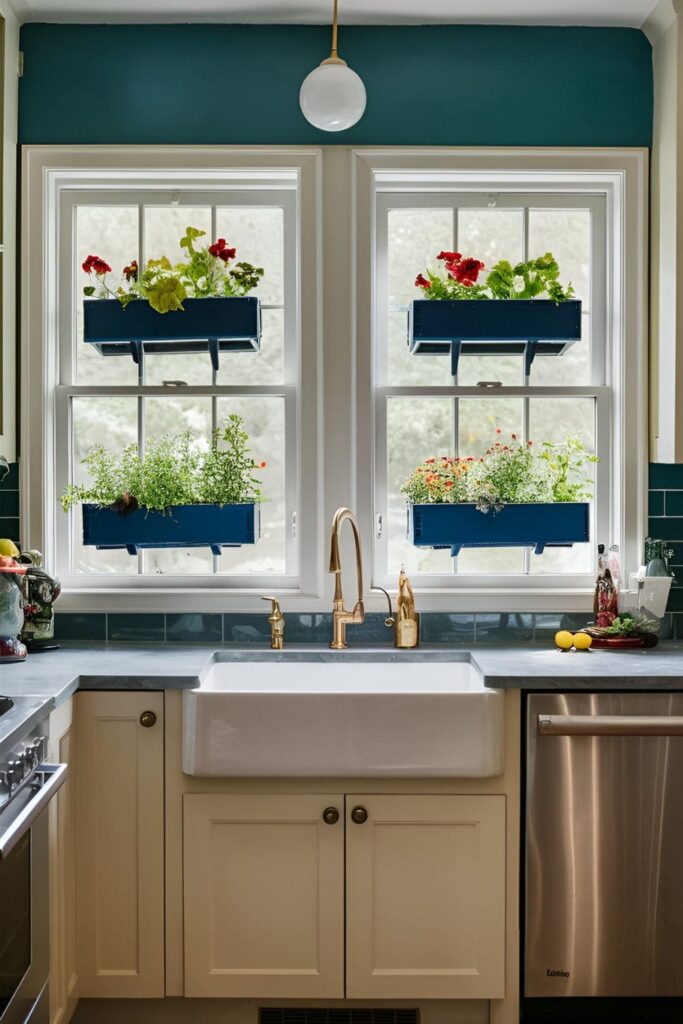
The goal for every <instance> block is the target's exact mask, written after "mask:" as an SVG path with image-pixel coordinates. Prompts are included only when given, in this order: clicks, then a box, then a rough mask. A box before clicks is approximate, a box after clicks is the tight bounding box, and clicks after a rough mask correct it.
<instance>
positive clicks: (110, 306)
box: [83, 295, 261, 372]
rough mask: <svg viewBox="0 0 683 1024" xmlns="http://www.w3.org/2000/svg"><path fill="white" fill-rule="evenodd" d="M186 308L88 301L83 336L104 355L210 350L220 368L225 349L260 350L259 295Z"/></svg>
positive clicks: (136, 357)
mask: <svg viewBox="0 0 683 1024" xmlns="http://www.w3.org/2000/svg"><path fill="white" fill-rule="evenodd" d="M183 306H184V309H183V310H172V311H171V312H169V313H157V312H156V310H154V309H152V307H151V306H150V305H149V304H148V303H147V302H145V301H144V300H142V299H135V300H134V301H133V302H131V303H129V305H128V306H127V307H126V308H125V309H124V308H123V306H122V305H121V303H120V302H119V301H118V299H85V300H84V302H83V317H84V319H83V340H84V341H85V342H86V343H87V344H89V345H93V346H94V347H95V348H96V349H97V351H98V352H99V353H100V354H101V355H103V356H121V355H126V354H130V355H131V356H132V357H133V362H135V363H136V364H137V365H138V366H139V367H140V369H142V366H143V361H144V358H145V354H147V355H149V354H150V353H192V352H208V353H209V355H210V357H211V365H212V367H213V369H214V370H215V371H216V372H218V368H219V361H220V353H221V352H258V351H259V349H260V347H261V303H260V301H259V300H258V299H257V298H255V297H254V296H250V295H245V296H240V297H233V298H227V297H226V298H213V299H184V300H183Z"/></svg>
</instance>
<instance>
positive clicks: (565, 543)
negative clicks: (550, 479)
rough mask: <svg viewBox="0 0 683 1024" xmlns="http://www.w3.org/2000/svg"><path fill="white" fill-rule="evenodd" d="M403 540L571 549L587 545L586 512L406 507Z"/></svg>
mask: <svg viewBox="0 0 683 1024" xmlns="http://www.w3.org/2000/svg"><path fill="white" fill-rule="evenodd" d="M407 532H408V539H409V540H410V541H411V543H413V544H414V545H415V547H419V548H436V549H440V548H450V552H451V555H452V557H453V558H457V556H458V555H459V554H460V551H461V550H462V548H489V547H491V548H533V549H534V552H535V553H536V554H537V555H541V554H543V551H544V550H545V548H546V547H571V546H572V545H573V544H584V543H586V542H587V541H589V540H590V506H589V504H588V502H586V501H580V502H538V503H533V504H519V505H504V506H503V508H502V509H500V510H499V511H498V512H494V511H492V510H491V511H489V512H480V511H479V509H478V508H477V507H476V505H473V504H469V503H465V502H463V503H453V504H449V503H442V504H420V505H408V531H407Z"/></svg>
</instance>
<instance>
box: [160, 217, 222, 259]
mask: <svg viewBox="0 0 683 1024" xmlns="http://www.w3.org/2000/svg"><path fill="white" fill-rule="evenodd" d="M188 227H193V228H198V229H199V230H200V231H206V238H200V239H198V240H197V243H196V245H197V248H199V247H200V246H201V244H202V243H208V244H209V245H210V244H211V242H213V241H214V239H212V238H209V235H210V233H211V210H210V208H209V207H208V206H146V207H145V232H144V250H145V251H144V259H145V262H147V260H150V259H152V260H158V259H160V258H161V257H162V256H166V258H167V259H169V260H170V261H171V263H177V262H178V261H179V260H185V259H186V258H187V252H186V250H185V249H181V247H180V239H181V238H182V237H183V236H184V234H185V231H186V229H187V228H188Z"/></svg>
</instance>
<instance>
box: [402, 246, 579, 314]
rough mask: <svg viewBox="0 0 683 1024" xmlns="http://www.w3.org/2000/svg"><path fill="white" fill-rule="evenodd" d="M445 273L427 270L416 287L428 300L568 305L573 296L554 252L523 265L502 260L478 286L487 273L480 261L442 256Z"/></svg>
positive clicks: (527, 261) (443, 254) (416, 282)
mask: <svg viewBox="0 0 683 1024" xmlns="http://www.w3.org/2000/svg"><path fill="white" fill-rule="evenodd" d="M437 259H438V260H440V261H442V263H443V270H441V269H439V271H433V270H427V272H426V276H425V275H424V274H418V275H417V278H416V279H415V286H416V287H417V288H420V289H421V291H422V294H423V296H424V298H426V299H537V298H540V297H541V296H546V297H547V298H548V299H551V300H552V301H553V302H566V301H567V299H571V298H572V297H573V295H574V289H573V287H572V286H571V284H568V285H567V287H566V288H565V287H564V286H563V285H562V284H561V283H560V268H559V266H558V263H557V260H556V259H555V257H554V256H553V254H552V253H551V252H547V253H546V254H545V256H539V257H537V258H536V259H533V260H526V262H524V263H515V264H514V265H513V264H512V263H509V262H508V260H499V261H498V263H496V264H494V266H493V267H491V269H490V271H489V273H488V276H487V278H486V280H485V281H484V282H483V283H481V282H479V280H478V278H479V274H480V273H481V271H482V270H484V269H485V267H484V264H483V263H481V262H480V261H479V260H477V259H473V258H472V257H468V258H466V259H463V257H462V256H461V255H460V253H458V252H455V253H453V252H441V253H439V255H438V256H437Z"/></svg>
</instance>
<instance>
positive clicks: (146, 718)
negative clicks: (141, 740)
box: [140, 711, 157, 729]
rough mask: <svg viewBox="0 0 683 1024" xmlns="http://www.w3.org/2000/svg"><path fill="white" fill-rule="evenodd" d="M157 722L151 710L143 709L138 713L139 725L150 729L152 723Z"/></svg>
mask: <svg viewBox="0 0 683 1024" xmlns="http://www.w3.org/2000/svg"><path fill="white" fill-rule="evenodd" d="M156 724H157V716H156V715H155V714H154V712H153V711H143V712H142V714H141V715H140V725H141V726H142V727H143V728H144V729H151V728H152V726H153V725H156Z"/></svg>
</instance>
